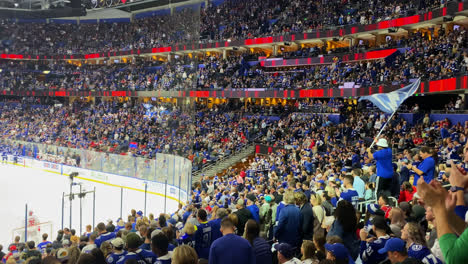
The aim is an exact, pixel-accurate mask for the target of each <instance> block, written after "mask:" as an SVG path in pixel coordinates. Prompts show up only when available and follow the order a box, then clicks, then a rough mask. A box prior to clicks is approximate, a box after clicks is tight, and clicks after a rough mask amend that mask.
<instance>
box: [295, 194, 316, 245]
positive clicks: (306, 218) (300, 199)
mask: <svg viewBox="0 0 468 264" xmlns="http://www.w3.org/2000/svg"><path fill="white" fill-rule="evenodd" d="M295 196H296V197H297V198H296V203H297V205H298V206H299V208H300V210H301V211H300V212H301V216H302V238H303V239H307V240H312V238H313V237H314V212H313V210H312V205H311V204H310V203H309V200H308V199H307V196H306V195H305V194H304V193H303V192H296V193H295Z"/></svg>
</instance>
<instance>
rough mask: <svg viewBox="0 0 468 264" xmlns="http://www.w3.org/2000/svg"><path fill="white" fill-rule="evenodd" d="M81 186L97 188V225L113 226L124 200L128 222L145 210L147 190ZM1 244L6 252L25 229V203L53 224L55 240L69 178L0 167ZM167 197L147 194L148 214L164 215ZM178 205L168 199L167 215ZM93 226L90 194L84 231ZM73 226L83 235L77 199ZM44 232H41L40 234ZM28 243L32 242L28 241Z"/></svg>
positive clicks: (85, 183)
mask: <svg viewBox="0 0 468 264" xmlns="http://www.w3.org/2000/svg"><path fill="white" fill-rule="evenodd" d="M75 182H79V183H81V186H82V190H86V191H91V190H94V188H96V189H95V190H96V202H95V208H96V210H95V212H96V214H95V225H97V223H99V222H105V221H106V220H107V219H112V220H113V221H114V224H116V220H117V219H118V218H119V217H120V212H121V197H123V203H122V204H123V206H122V217H123V218H124V219H125V221H126V219H127V216H128V214H129V212H130V210H131V209H136V210H142V211H143V210H144V206H145V192H144V190H142V189H144V188H142V189H135V188H125V187H123V188H121V186H114V185H110V184H103V183H97V182H92V181H87V180H80V179H75ZM0 186H2V190H1V191H0V202H1V204H2V210H0V219H1V224H0V234H1V236H0V243H1V244H2V245H3V246H4V249H6V247H7V246H8V244H9V243H11V241H12V238H13V230H14V229H15V228H19V227H24V219H25V204H28V209H29V210H32V211H33V212H34V215H35V216H36V217H37V219H38V220H39V222H41V223H42V222H52V229H53V230H52V232H53V234H49V240H51V241H52V240H54V239H55V237H56V233H57V230H59V229H61V227H62V194H63V193H65V194H68V193H69V192H70V179H69V177H68V176H64V175H60V174H58V173H51V172H46V171H43V170H41V169H33V168H24V167H19V166H14V165H7V164H0ZM79 190H80V186H79V185H75V186H73V192H74V193H77V192H79ZM164 203H165V199H164V195H161V194H158V195H157V194H154V193H153V194H151V193H148V194H147V199H146V208H147V212H146V213H147V214H149V213H154V214H155V216H157V215H159V214H160V213H163V212H164ZM177 204H178V202H177V201H175V200H171V199H167V200H166V209H167V212H168V213H171V212H174V211H175V210H177ZM92 223H93V194H87V195H86V196H85V197H84V198H83V199H82V232H84V231H85V226H86V225H88V224H92ZM63 224H64V227H70V201H69V200H68V199H65V202H64V220H63ZM71 227H72V228H74V229H76V231H77V233H78V232H80V200H79V198H78V197H75V199H74V200H73V201H72V224H71ZM41 232H42V231H41ZM28 240H29V239H28Z"/></svg>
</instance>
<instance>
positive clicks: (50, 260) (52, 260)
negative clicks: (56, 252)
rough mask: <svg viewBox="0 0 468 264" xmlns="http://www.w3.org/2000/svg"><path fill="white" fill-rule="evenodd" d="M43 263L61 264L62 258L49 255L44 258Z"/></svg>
mask: <svg viewBox="0 0 468 264" xmlns="http://www.w3.org/2000/svg"><path fill="white" fill-rule="evenodd" d="M42 264H60V260H58V259H56V258H55V257H52V256H47V257H45V258H44V259H43V260H42Z"/></svg>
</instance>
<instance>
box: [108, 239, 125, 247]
mask: <svg viewBox="0 0 468 264" xmlns="http://www.w3.org/2000/svg"><path fill="white" fill-rule="evenodd" d="M111 244H112V246H114V247H116V248H120V247H123V245H124V244H125V242H124V241H123V239H122V238H120V237H118V238H116V239H114V240H112V241H111Z"/></svg>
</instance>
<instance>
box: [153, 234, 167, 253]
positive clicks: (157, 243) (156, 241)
mask: <svg viewBox="0 0 468 264" xmlns="http://www.w3.org/2000/svg"><path fill="white" fill-rule="evenodd" d="M151 246H152V247H153V248H156V249H158V250H159V251H161V252H163V253H166V252H167V247H168V246H169V239H168V238H167V236H166V235H165V234H164V233H158V234H157V235H155V236H153V237H152V238H151Z"/></svg>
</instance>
